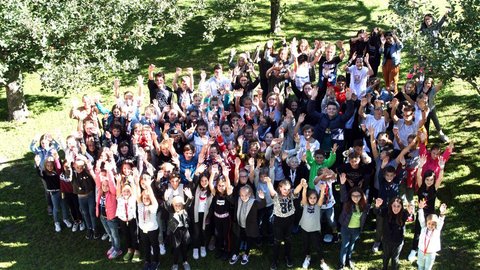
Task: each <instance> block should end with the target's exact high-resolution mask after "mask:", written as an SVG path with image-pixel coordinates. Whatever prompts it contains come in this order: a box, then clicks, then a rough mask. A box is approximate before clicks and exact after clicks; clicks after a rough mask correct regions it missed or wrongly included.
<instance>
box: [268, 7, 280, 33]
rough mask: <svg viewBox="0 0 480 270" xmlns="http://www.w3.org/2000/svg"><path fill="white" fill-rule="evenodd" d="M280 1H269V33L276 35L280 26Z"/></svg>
mask: <svg viewBox="0 0 480 270" xmlns="http://www.w3.org/2000/svg"><path fill="white" fill-rule="evenodd" d="M280 19H281V14H280V0H270V32H271V33H275V34H278V33H279V32H280V30H281V28H280V26H281V24H280Z"/></svg>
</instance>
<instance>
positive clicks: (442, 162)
mask: <svg viewBox="0 0 480 270" xmlns="http://www.w3.org/2000/svg"><path fill="white" fill-rule="evenodd" d="M438 166H439V167H440V169H442V170H443V169H445V159H444V158H443V156H439V157H438Z"/></svg>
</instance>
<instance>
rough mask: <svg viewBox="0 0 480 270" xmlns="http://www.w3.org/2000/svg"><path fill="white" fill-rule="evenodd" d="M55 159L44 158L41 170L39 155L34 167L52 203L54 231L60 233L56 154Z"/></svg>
mask: <svg viewBox="0 0 480 270" xmlns="http://www.w3.org/2000/svg"><path fill="white" fill-rule="evenodd" d="M55 157H56V158H53V157H47V158H45V162H44V169H42V168H41V166H42V164H41V162H42V161H41V160H42V158H41V157H40V155H36V156H35V166H36V168H37V172H38V175H39V176H40V177H41V178H42V180H43V181H44V182H45V190H46V192H47V194H48V197H49V198H50V200H51V201H52V206H53V207H52V213H53V221H54V224H55V231H56V232H60V231H61V230H62V228H61V227H60V217H59V216H58V210H60V173H59V172H60V170H59V167H60V161H59V160H58V154H57V153H56V152H55ZM56 165H57V166H56Z"/></svg>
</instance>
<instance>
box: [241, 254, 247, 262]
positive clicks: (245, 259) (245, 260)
mask: <svg viewBox="0 0 480 270" xmlns="http://www.w3.org/2000/svg"><path fill="white" fill-rule="evenodd" d="M240 263H241V264H242V265H246V264H247V263H248V255H247V254H243V255H242V260H241V261H240Z"/></svg>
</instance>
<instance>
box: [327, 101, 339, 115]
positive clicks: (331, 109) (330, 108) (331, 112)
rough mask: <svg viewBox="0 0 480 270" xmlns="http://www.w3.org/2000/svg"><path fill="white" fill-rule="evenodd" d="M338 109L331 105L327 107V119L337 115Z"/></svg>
mask: <svg viewBox="0 0 480 270" xmlns="http://www.w3.org/2000/svg"><path fill="white" fill-rule="evenodd" d="M337 111H338V108H337V106H335V105H333V104H331V105H328V106H327V115H328V117H330V118H332V117H335V116H336V115H337Z"/></svg>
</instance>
